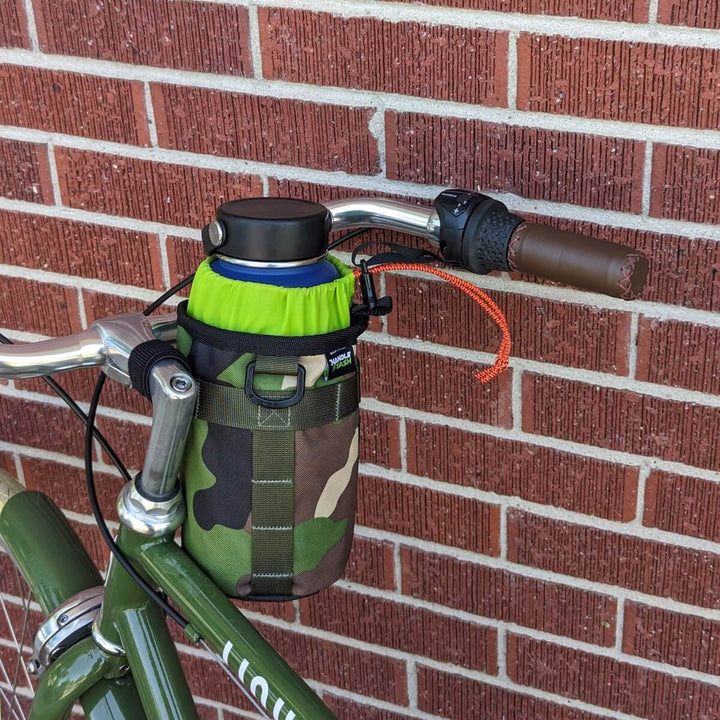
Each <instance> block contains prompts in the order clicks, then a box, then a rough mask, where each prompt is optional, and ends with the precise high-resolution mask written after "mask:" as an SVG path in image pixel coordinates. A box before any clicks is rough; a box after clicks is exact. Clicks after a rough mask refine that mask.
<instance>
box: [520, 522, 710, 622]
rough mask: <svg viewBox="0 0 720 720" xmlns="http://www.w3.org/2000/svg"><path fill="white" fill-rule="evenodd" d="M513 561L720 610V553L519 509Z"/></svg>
mask: <svg viewBox="0 0 720 720" xmlns="http://www.w3.org/2000/svg"><path fill="white" fill-rule="evenodd" d="M508 558H509V559H510V560H512V561H513V562H517V563H521V564H523V565H532V566H533V567H539V568H542V569H544V570H550V571H552V572H556V573H561V574H563V575H571V576H573V577H581V578H585V579H587V580H593V581H595V582H601V583H607V584H609V585H620V586H621V587H626V588H630V589H631V590H637V591H638V592H643V593H647V594H648V595H659V596H662V597H670V598H673V599H674V600H678V601H680V602H684V603H688V604H689V605H698V606H700V607H710V608H718V607H720V555H713V554H712V553H708V552H701V551H699V550H691V549H689V548H683V547H677V546H676V545H669V544H667V543H661V542H657V541H655V540H645V539H643V538H637V537H632V536H629V535H621V534H619V533H615V532H612V531H609V530H599V529H597V528H593V527H586V526H583V525H574V524H571V523H566V522H562V521H560V520H551V519H550V518H545V517H541V516H539V515H531V514H530V513H526V512H523V511H521V510H515V509H513V510H510V512H509V515H508Z"/></svg>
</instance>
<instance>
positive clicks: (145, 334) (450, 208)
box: [0, 190, 647, 385]
mask: <svg viewBox="0 0 720 720" xmlns="http://www.w3.org/2000/svg"><path fill="white" fill-rule="evenodd" d="M325 207H326V208H327V209H328V211H329V212H330V215H331V217H332V229H333V230H340V229H343V228H352V227H367V228H383V229H387V230H393V231H396V232H401V233H407V234H410V235H417V236H420V237H424V238H425V239H427V240H429V241H430V242H431V243H432V244H433V245H435V246H436V247H438V248H439V250H440V254H441V255H442V257H443V259H444V260H445V261H446V262H447V263H449V264H454V265H461V266H463V267H464V268H465V269H467V270H470V271H471V272H475V273H487V272H490V271H492V270H518V271H521V272H526V273H531V274H533V275H538V276H540V277H544V278H547V279H550V280H557V281H559V282H564V283H569V284H572V285H576V286H577V287H580V288H583V289H586V290H592V291H595V292H602V293H605V294H607V295H611V296H613V297H622V298H624V299H627V300H629V299H631V298H633V297H635V296H636V295H637V294H638V293H639V292H640V290H641V289H642V286H643V284H644V282H645V277H646V275H647V260H646V259H645V256H644V255H643V254H642V253H640V252H638V251H637V250H634V249H633V248H630V247H626V246H623V245H617V244H614V243H610V242H607V241H604V240H598V239H594V238H588V237H584V236H581V235H574V234H573V233H567V232H563V231H561V230H556V229H554V228H550V227H546V226H543V225H537V224H533V223H527V222H525V221H524V220H523V219H522V218H521V217H519V216H517V215H514V214H513V213H511V212H510V211H508V209H507V208H506V207H505V205H503V204H502V203H501V202H499V201H497V200H493V199H492V198H490V197H488V196H486V195H481V194H480V193H475V192H471V191H468V190H446V191H444V192H442V193H440V195H438V197H437V198H436V199H435V203H434V207H422V206H420V205H413V204H411V203H407V202H399V201H396V200H385V199H382V198H349V199H346V200H335V201H332V202H328V203H325ZM174 334H175V318H174V317H173V316H172V315H167V316H154V317H147V318H146V317H145V316H142V315H127V316H120V317H118V318H108V319H106V320H103V321H100V322H97V323H95V324H94V325H93V326H92V327H91V328H88V329H87V330H85V331H83V332H81V333H79V334H77V335H72V336H69V337H66V338H58V339H53V340H45V341H42V342H39V343H29V344H27V343H26V344H18V345H12V346H6V347H4V348H2V350H1V351H0V377H4V378H28V377H36V376H38V375H50V374H53V373H58V372H64V371H66V370H74V369H76V368H80V367H97V366H105V369H106V372H108V374H109V375H111V376H112V377H114V378H115V379H116V380H119V381H120V382H123V383H124V384H126V385H127V384H129V378H128V376H127V372H126V370H127V358H128V357H129V354H130V351H131V350H132V348H133V347H134V346H135V345H136V344H138V343H139V342H141V341H142V340H144V339H149V338H153V337H157V338H160V339H163V340H172V339H174Z"/></svg>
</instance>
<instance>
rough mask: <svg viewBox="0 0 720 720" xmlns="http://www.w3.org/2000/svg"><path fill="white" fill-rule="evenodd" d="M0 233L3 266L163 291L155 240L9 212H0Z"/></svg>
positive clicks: (139, 234) (132, 232)
mask: <svg viewBox="0 0 720 720" xmlns="http://www.w3.org/2000/svg"><path fill="white" fill-rule="evenodd" d="M0 228H2V231H3V236H4V242H3V243H2V244H1V245H0V262H2V263H5V264H7V265H21V266H22V267H28V268H34V269H38V270H50V271H52V272H57V273H62V274H64V275H74V276H79V277H87V278H96V279H98V280H106V281H109V282H114V283H117V284H119V285H135V286H138V287H149V288H157V289H161V288H162V287H163V279H162V268H161V266H160V252H159V247H158V239H157V236H156V235H151V234H149V233H144V232H138V231H135V230H123V229H122V228H115V227H108V226H106V225H93V224H91V223H84V222H77V221H75V220H65V219H62V218H55V217H45V216H41V215H31V214H29V213H22V212H11V211H9V210H2V211H0ZM28 238H32V241H28Z"/></svg>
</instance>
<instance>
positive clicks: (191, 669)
mask: <svg viewBox="0 0 720 720" xmlns="http://www.w3.org/2000/svg"><path fill="white" fill-rule="evenodd" d="M180 661H181V663H182V666H183V670H184V671H185V677H186V679H187V681H188V685H189V686H190V690H191V692H192V693H193V695H194V696H195V697H206V698H212V699H213V700H215V701H216V702H221V703H224V704H226V705H229V706H231V707H235V708H237V709H242V708H245V709H249V708H250V707H252V706H251V705H250V703H249V701H248V700H247V699H246V698H245V696H244V695H243V693H242V691H241V690H240V688H239V687H238V686H237V685H235V683H234V682H233V681H232V680H231V679H230V678H229V677H228V676H227V675H226V674H225V672H224V670H223V669H222V668H221V667H220V665H218V664H217V663H215V662H213V661H212V660H209V659H207V658H201V657H198V656H197V655H188V654H186V653H181V654H180Z"/></svg>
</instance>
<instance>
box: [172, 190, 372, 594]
mask: <svg viewBox="0 0 720 720" xmlns="http://www.w3.org/2000/svg"><path fill="white" fill-rule="evenodd" d="M329 229H330V217H329V213H328V212H327V210H326V209H325V208H324V207H323V206H322V205H318V204H316V203H309V202H304V201H299V200H289V199H281V198H260V199H252V200H239V201H234V202H230V203H225V204H224V205H222V206H221V207H220V208H219V209H218V211H217V219H216V220H215V221H214V222H213V223H211V224H210V225H209V226H207V227H206V228H205V229H204V230H203V241H204V245H205V249H206V251H207V252H208V254H211V257H210V258H209V259H207V260H205V261H204V262H203V263H202V264H201V265H200V267H199V268H198V271H197V273H196V276H195V279H194V282H193V286H192V291H191V293H190V298H189V301H188V302H187V303H183V304H182V305H181V306H180V307H179V308H178V348H179V349H180V351H181V352H183V354H185V355H186V356H187V357H188V360H189V361H190V365H191V368H192V371H193V374H194V376H195V378H196V379H197V381H198V385H199V399H198V405H197V410H196V416H195V418H194V420H193V422H192V426H191V429H190V435H189V438H188V441H187V444H186V449H185V455H184V461H183V469H182V479H183V487H184V492H185V499H186V502H187V508H188V516H187V519H186V522H185V525H184V526H183V544H184V546H185V548H186V549H187V551H188V552H189V553H190V554H191V555H192V556H193V557H194V559H195V560H196V562H198V564H199V565H200V566H201V567H202V568H203V569H204V570H205V571H206V572H207V573H208V575H210V576H211V577H212V579H213V580H214V581H215V582H216V583H217V584H218V585H219V587H221V588H222V589H223V591H224V592H225V593H227V594H228V595H231V596H236V597H246V598H254V599H272V600H285V599H289V598H292V597H298V596H303V595H308V594H310V593H314V592H317V591H318V590H321V589H322V588H324V587H326V586H328V585H330V584H331V583H333V582H334V581H335V580H337V579H338V578H339V577H340V576H341V575H342V573H343V571H344V568H345V564H346V562H347V557H348V554H349V552H350V546H351V542H352V536H353V528H354V518H355V503H356V489H357V457H358V402H359V374H358V367H357V360H356V358H355V349H354V345H355V342H356V340H357V337H358V336H359V335H360V333H362V332H363V331H364V330H365V329H366V327H367V316H366V315H362V314H357V313H356V314H354V315H353V313H351V303H352V296H353V292H354V287H355V279H354V277H353V274H352V271H351V270H350V268H348V267H347V266H345V265H343V264H342V263H341V262H339V261H338V260H335V259H334V258H327V259H326V253H327V244H328V233H329Z"/></svg>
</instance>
